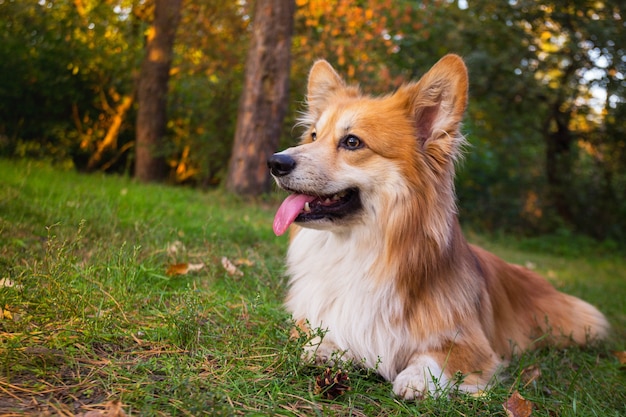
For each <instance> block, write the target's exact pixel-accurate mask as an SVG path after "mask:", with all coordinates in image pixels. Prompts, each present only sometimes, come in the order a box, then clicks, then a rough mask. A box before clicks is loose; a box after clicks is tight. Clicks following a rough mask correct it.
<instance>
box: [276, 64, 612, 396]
mask: <svg viewBox="0 0 626 417" xmlns="http://www.w3.org/2000/svg"><path fill="white" fill-rule="evenodd" d="M467 90H468V79H467V70H466V68H465V65H464V63H463V61H462V60H461V58H459V57H458V56H456V55H447V56H445V57H444V58H442V59H441V60H440V61H439V62H438V63H437V64H436V65H435V66H434V67H433V68H432V69H431V70H430V71H429V72H428V73H427V74H426V75H425V76H424V77H423V78H422V79H421V80H420V81H419V82H417V83H412V84H408V85H405V86H403V87H401V88H400V89H399V90H398V91H396V92H395V93H393V94H391V95H388V96H384V97H369V96H365V95H362V94H361V93H360V91H359V90H358V88H356V87H353V86H347V85H346V84H345V83H344V81H343V80H342V79H341V78H340V77H339V75H337V73H336V72H335V71H334V70H333V69H332V67H331V66H330V65H329V64H328V63H327V62H326V61H318V62H316V63H315V65H314V66H313V68H312V69H311V72H310V75H309V83H308V92H307V102H308V109H307V112H306V113H305V115H304V116H303V118H302V121H301V123H302V124H303V125H304V126H305V127H306V132H305V134H304V136H303V140H302V143H301V145H300V146H296V147H293V148H290V149H287V150H285V151H283V152H281V153H279V154H276V155H275V157H276V158H275V159H274V160H272V159H270V161H269V165H270V168H271V169H272V173H273V174H274V176H275V179H276V181H277V183H278V185H279V186H280V187H282V188H285V189H287V190H289V191H291V192H292V193H295V194H302V195H310V196H317V197H319V196H322V198H321V200H323V199H324V198H325V197H324V196H332V195H335V197H336V196H337V195H340V196H343V195H344V194H345V193H342V190H346V189H348V190H358V196H359V199H360V206H359V208H358V209H355V210H354V212H348V213H343V212H342V213H341V216H338V217H333V216H329V217H324V216H321V218H317V217H316V218H310V219H309V218H307V217H306V213H305V212H302V213H301V214H302V216H300V217H298V218H297V219H296V223H297V225H295V226H292V228H291V229H292V232H291V244H290V248H289V253H288V259H287V266H288V274H289V276H290V287H289V293H288V296H287V300H286V307H287V309H288V310H289V311H290V312H291V313H292V314H293V315H294V319H295V320H297V321H298V322H299V324H300V325H302V323H304V322H306V323H308V324H309V326H311V327H313V328H318V327H319V328H322V329H323V330H324V331H325V332H326V333H325V336H324V338H323V339H322V340H313V341H312V342H311V344H310V345H309V346H308V347H307V355H309V356H311V357H315V358H316V359H317V360H318V361H326V360H330V359H331V358H332V357H333V354H334V353H333V352H341V353H342V354H343V358H344V359H353V360H355V361H357V362H360V363H362V364H363V366H367V367H371V368H376V369H377V370H378V372H379V373H380V374H381V375H382V376H383V377H385V378H386V379H388V380H390V381H392V382H393V389H394V392H395V393H396V394H397V395H399V396H401V397H403V398H406V399H412V398H416V397H421V396H422V395H424V394H427V393H429V392H430V393H435V392H436V391H437V389H438V387H439V386H440V385H444V384H447V383H451V382H450V381H451V380H452V379H453V376H454V375H455V374H456V373H457V372H461V373H462V374H463V375H464V376H465V378H464V380H463V382H462V384H461V386H460V387H461V389H464V390H467V391H476V390H478V389H483V388H484V387H485V386H486V385H487V384H488V382H489V381H490V380H491V378H492V377H493V375H494V373H495V372H496V370H497V368H498V367H499V366H500V365H501V364H502V363H503V361H505V360H506V359H508V358H510V357H511V355H513V354H514V353H515V352H517V351H521V350H525V349H531V348H534V347H536V346H538V343H537V341H538V340H541V341H542V342H541V343H555V344H557V345H559V346H565V345H567V344H570V343H575V344H581V345H582V344H585V343H587V342H588V341H589V340H593V339H599V338H604V337H605V336H606V334H607V332H608V328H609V326H608V323H607V321H606V320H605V318H604V316H603V315H602V314H601V313H600V312H599V311H598V310H597V309H595V308H594V307H593V306H591V305H589V304H587V303H586V302H584V301H582V300H579V299H577V298H575V297H572V296H568V295H565V294H562V293H560V292H558V291H556V290H555V289H554V288H553V287H552V286H551V285H550V284H549V283H548V282H547V281H546V280H545V279H543V278H542V277H540V276H538V275H537V274H535V273H533V272H532V271H529V270H527V269H524V268H522V267H519V266H516V265H511V264H508V263H506V262H504V261H502V260H501V259H499V258H497V257H496V256H495V255H493V254H491V253H489V252H487V251H485V250H483V249H481V248H478V247H475V246H472V245H469V244H468V243H467V242H466V240H465V238H464V236H463V234H462V231H461V228H460V227H459V224H458V220H457V214H456V206H455V195H454V184H453V179H454V164H455V161H456V160H457V159H458V157H459V155H460V153H461V147H462V146H463V144H464V138H463V136H462V135H461V134H460V131H459V129H460V124H461V120H462V117H463V113H464V111H465V108H466V105H467ZM347 138H356V139H358V141H356V142H355V141H354V139H352V140H351V141H350V142H346V141H347V140H348V139H347ZM355 143H357V144H358V147H357V146H355V147H354V148H351V146H352V145H354V144H355ZM284 161H287V162H288V164H287V165H288V168H285V169H283V168H284V167H283V165H280V163H281V162H284ZM292 165H293V166H292ZM279 168H281V169H279ZM311 198H313V197H311ZM311 198H309V199H311ZM333 201H334V200H333ZM311 204H312V205H315V204H317V205H318V207H319V208H320V209H321V210H325V209H327V208H328V207H326V206H325V205H324V204H327V205H330V203H329V201H328V200H327V201H326V203H320V202H317V203H315V202H311ZM333 204H334V203H333ZM337 204H339V203H337ZM307 207H308V206H307ZM546 336H547V337H546Z"/></svg>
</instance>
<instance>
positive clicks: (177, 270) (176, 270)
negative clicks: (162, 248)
mask: <svg viewBox="0 0 626 417" xmlns="http://www.w3.org/2000/svg"><path fill="white" fill-rule="evenodd" d="M202 268H204V264H203V263H202V262H201V263H198V264H190V263H187V262H183V263H180V264H173V265H170V266H168V267H167V271H166V272H165V273H166V274H167V275H169V276H172V275H185V274H188V273H190V272H194V271H199V270H201V269H202Z"/></svg>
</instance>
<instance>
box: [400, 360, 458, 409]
mask: <svg viewBox="0 0 626 417" xmlns="http://www.w3.org/2000/svg"><path fill="white" fill-rule="evenodd" d="M447 382H448V380H447V378H446V377H445V376H444V375H443V372H442V370H441V368H440V367H439V365H438V364H437V362H435V360H434V359H433V358H431V357H430V356H425V355H424V356H418V357H417V358H415V359H413V360H412V361H411V362H410V363H409V366H407V367H406V368H405V369H404V370H403V371H402V372H400V373H399V374H398V376H396V379H395V380H394V381H393V392H394V393H395V394H396V395H397V396H398V397H401V398H403V399H405V400H415V399H422V398H424V397H425V396H427V395H432V396H438V395H439V394H440V393H441V389H442V387H444V386H445V385H446V384H447Z"/></svg>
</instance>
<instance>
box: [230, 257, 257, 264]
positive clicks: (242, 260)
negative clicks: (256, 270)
mask: <svg viewBox="0 0 626 417" xmlns="http://www.w3.org/2000/svg"><path fill="white" fill-rule="evenodd" d="M233 263H234V264H235V265H237V266H241V265H245V266H252V265H254V262H252V261H251V260H250V259H248V258H238V259H235V262H233Z"/></svg>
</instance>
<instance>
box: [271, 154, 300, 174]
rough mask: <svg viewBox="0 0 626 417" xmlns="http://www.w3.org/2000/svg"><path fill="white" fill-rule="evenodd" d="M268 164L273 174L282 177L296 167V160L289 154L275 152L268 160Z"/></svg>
mask: <svg viewBox="0 0 626 417" xmlns="http://www.w3.org/2000/svg"><path fill="white" fill-rule="evenodd" d="M267 166H268V168H269V169H270V172H271V173H272V175H274V176H276V177H282V176H283V175H287V174H289V173H290V172H291V171H293V169H294V168H295V167H296V161H295V160H294V159H293V158H292V157H290V156H289V155H285V154H283V153H275V154H274V155H272V156H270V159H268V160H267Z"/></svg>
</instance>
